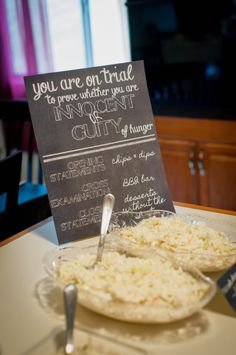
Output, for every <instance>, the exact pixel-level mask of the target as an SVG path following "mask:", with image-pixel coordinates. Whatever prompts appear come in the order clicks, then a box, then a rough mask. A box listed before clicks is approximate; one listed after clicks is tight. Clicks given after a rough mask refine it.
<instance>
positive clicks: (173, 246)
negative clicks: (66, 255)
mask: <svg viewBox="0 0 236 355" xmlns="http://www.w3.org/2000/svg"><path fill="white" fill-rule="evenodd" d="M152 218H161V219H163V218H165V221H167V220H166V219H168V222H169V226H165V230H162V232H161V233H162V235H160V232H159V230H158V225H157V226H155V225H152V226H151V227H150V228H151V229H150V230H149V231H147V230H145V229H142V227H141V225H140V222H141V221H143V220H148V221H150V220H151V219H152ZM176 219H180V220H181V221H182V222H183V223H184V225H185V226H186V228H187V229H188V227H191V228H193V229H192V230H193V231H195V230H198V228H201V233H203V234H202V235H203V236H204V239H205V241H204V242H202V245H200V244H199V243H200V240H199V238H198V237H197V236H196V235H192V236H191V237H190V238H191V241H192V242H193V243H191V242H189V239H188V238H189V236H186V235H185V233H187V232H185V231H184V230H179V234H178V235H177V233H178V228H177V227H178V226H177V227H176V228H175V225H174V224H173V223H174V222H175V221H176ZM162 221H163V220H162ZM142 223H143V222H142ZM148 223H149V222H148ZM154 224H155V223H154ZM209 229H210V230H211V231H210V233H211V236H213V235H214V237H217V234H218V233H220V235H221V238H222V239H221V243H218V247H217V245H216V242H217V240H215V241H214V242H211V244H210V242H209V240H210V234H209ZM213 230H214V231H215V232H216V233H213ZM109 231H110V233H111V235H112V238H113V239H114V241H115V240H116V242H117V243H119V239H122V238H124V239H126V240H127V241H128V240H132V241H133V242H135V243H137V245H140V247H142V248H150V249H152V250H153V252H154V253H155V252H156V251H158V253H159V254H162V255H165V256H167V257H169V258H173V259H175V260H178V261H180V262H185V263H187V264H189V265H190V266H193V267H195V268H197V269H199V270H200V271H202V272H215V271H221V270H224V269H227V268H229V267H230V266H232V265H233V264H234V263H235V262H236V221H235V222H227V221H226V220H220V219H219V220H217V219H213V218H208V217H205V216H200V215H197V214H176V213H173V212H169V211H161V210H152V211H143V212H117V213H114V214H113V215H112V219H111V224H110V228H109ZM132 231H133V232H132ZM158 233H159V234H158ZM132 234H133V235H132ZM169 237H170V239H168V238H169ZM173 237H175V238H176V239H175V240H174V241H173ZM185 237H186V238H187V239H186V240H184V238H185ZM155 238H156V240H155ZM168 240H169V242H168ZM186 241H187V242H186ZM225 243H227V244H228V245H229V248H227V252H224V250H223V246H224V245H225ZM217 248H218V249H217ZM204 249H205V250H204Z"/></svg>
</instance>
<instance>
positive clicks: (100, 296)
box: [43, 238, 216, 323]
mask: <svg viewBox="0 0 236 355" xmlns="http://www.w3.org/2000/svg"><path fill="white" fill-rule="evenodd" d="M108 239H109V238H108ZM132 244H133V245H132ZM96 251H97V244H93V245H91V246H89V247H82V246H81V247H80V246H70V247H59V248H56V249H54V250H52V251H51V252H50V253H48V254H47V255H46V256H45V258H44V261H43V262H44V266H45V268H46V271H47V273H48V274H49V275H50V276H51V277H53V278H54V279H55V280H56V282H57V283H58V284H59V285H60V286H61V287H64V286H65V284H66V283H69V282H74V283H75V284H76V286H77V288H78V302H79V304H80V305H82V306H84V307H86V308H88V309H90V310H92V311H94V312H96V313H99V314H102V315H104V316H107V317H110V318H113V319H118V320H121V321H126V322H135V323H167V322H172V321H176V320H180V319H183V318H185V317H188V316H190V315H192V314H194V313H196V312H198V311H199V310H200V309H201V308H203V307H204V306H205V305H206V304H207V303H208V302H209V301H210V300H211V299H212V297H213V296H214V295H215V292H216V286H215V283H214V282H213V281H212V280H211V279H210V278H209V277H206V276H204V275H203V274H202V273H201V272H199V271H198V270H197V269H194V268H188V267H187V268H186V266H185V265H183V266H182V265H181V264H180V263H179V262H176V261H172V260H168V259H166V258H165V257H163V256H161V255H155V257H153V254H152V253H150V251H149V250H148V249H144V250H141V249H140V248H137V246H136V244H135V243H131V242H128V243H127V244H126V243H121V245H119V244H117V243H114V240H112V239H111V242H107V243H106V244H105V248H104V254H103V260H102V263H101V264H99V265H98V266H97V267H96V268H95V269H94V270H91V269H89V268H88V267H87V266H88V265H89V264H90V263H91V264H92V262H93V260H94V259H95V255H96ZM110 253H113V254H110ZM114 253H115V254H116V255H117V256H116V258H120V257H121V258H123V260H122V262H117V263H116V258H114ZM109 255H112V257H111V258H110V260H112V262H111V264H113V265H111V266H109V267H107V265H108V264H106V258H109ZM81 258H82V259H83V258H85V259H86V258H90V261H89V263H87V264H86V267H85V268H84V269H81V268H80V267H78V265H77V264H76V265H77V266H75V264H73V265H74V266H73V267H72V268H73V271H71V263H76V260H77V259H80V260H81ZM104 260H105V261H104ZM157 260H158V263H165V264H163V265H165V271H164V274H166V273H167V274H168V268H170V269H171V270H172V272H174V273H177V272H180V269H181V272H183V273H184V277H187V279H184V282H183V284H182V285H179V284H177V285H176V287H174V288H173V286H172V285H173V282H174V281H175V279H173V282H172V280H171V282H169V285H171V286H170V288H172V291H170V292H169V290H168V287H164V290H162V292H163V293H162V294H159V291H157V289H156V288H155V287H156V286H155V287H153V290H154V297H153V295H152V301H151V302H150V300H148V301H146V299H145V292H146V291H145V290H147V288H146V287H147V283H145V282H147V280H146V279H145V274H146V275H147V274H148V269H147V270H146V269H144V270H142V272H143V271H144V273H143V275H144V278H142V277H140V275H139V274H137V277H136V279H135V278H134V279H133V276H134V277H135V276H136V270H137V268H138V266H137V265H136V264H135V263H136V262H138V263H139V264H138V265H140V263H141V265H143V263H145V265H144V268H146V267H148V266H147V265H146V261H147V264H149V263H150V262H154V263H156V262H157ZM126 262H127V263H130V262H131V263H132V273H133V276H132V277H131V279H130V280H128V281H127V283H126V284H125V286H124V283H122V286H121V284H120V280H119V279H120V278H123V277H126V276H124V274H125V275H126V274H127V273H126V271H125V270H124V269H123V270H122V268H123V267H124V265H126ZM133 263H134V264H133ZM62 265H63V266H62ZM127 265H128V264H127ZM161 265H162V264H161ZM63 268H64V271H62V270H63ZM112 268H113V269H112ZM182 269H183V271H182ZM65 270H66V272H65ZM112 270H113V271H114V270H115V274H114V272H113V271H112ZM156 270H157V271H158V268H156V264H155V271H156ZM173 270H174V271H173ZM96 273H97V275H98V273H101V275H102V276H101V279H99V281H98V279H97V278H96V276H97V275H96ZM65 275H66V277H65ZM68 275H69V276H68ZM82 275H83V276H82ZM84 275H87V276H86V278H85V279H86V282H84V281H83V282H81V277H82V278H84V277H85V276H84ZM114 275H115V276H114ZM152 275H153V274H152ZM168 275H169V274H168ZM174 275H175V274H174ZM181 275H182V274H181ZM99 277H100V276H99ZM107 278H108V281H107V282H106V281H105V280H107ZM111 278H112V281H111ZM162 278H163V275H162V274H161V273H160V274H159V276H158V277H155V278H153V277H151V276H150V278H149V279H148V282H149V284H150V285H151V284H152V282H155V280H157V279H159V282H160V285H162V280H163V279H162ZM189 278H191V282H193V283H194V287H195V288H194V287H193V288H194V291H193V290H192V289H191V292H193V293H194V300H192V299H191V297H188V296H187V297H186V294H184V293H183V295H182V293H180V292H182V291H181V287H182V288H185V291H186V292H187V294H188V288H187V287H191V286H185V284H184V283H185V281H186V282H187V280H188V282H189ZM78 279H79V280H80V281H78ZM117 280H118V281H117ZM134 280H136V281H134ZM145 280H146V281H145ZM98 282H99V283H100V282H101V283H102V285H104V286H101V287H100V284H99V290H98V288H97V286H98ZM181 282H182V281H181ZM138 284H139V285H140V286H138ZM186 285H187V284H186ZM150 287H151V286H150ZM134 288H135V290H136V291H135V292H134V291H133V289H134ZM196 288H197V291H195V290H196ZM132 292H134V293H132ZM148 292H149V291H148ZM152 292H153V291H152ZM189 292H190V289H189ZM195 292H197V298H196V294H195ZM198 292H199V293H198ZM143 293H144V296H143ZM163 294H164V297H166V298H167V299H168V297H169V298H170V303H168V302H163V299H162V297H163ZM189 294H190V293H189ZM140 295H141V300H140V298H139V296H140ZM177 296H178V297H177ZM198 296H199V297H198ZM119 297H120V298H119ZM127 297H128V300H126V298H127ZM142 297H144V299H142ZM184 297H185V299H184ZM124 298H125V300H124ZM177 298H178V299H179V300H180V301H178V302H177V301H176V299H177ZM173 302H174V304H173Z"/></svg>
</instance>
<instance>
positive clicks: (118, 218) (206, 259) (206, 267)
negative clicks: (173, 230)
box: [109, 210, 236, 272]
mask: <svg viewBox="0 0 236 355" xmlns="http://www.w3.org/2000/svg"><path fill="white" fill-rule="evenodd" d="M153 216H156V217H162V218H166V217H167V218H168V217H171V218H174V217H179V218H181V219H183V220H184V221H185V222H186V223H188V224H189V223H191V224H192V223H196V222H205V223H206V225H207V226H208V227H212V228H213V229H215V230H216V231H220V232H224V233H225V236H226V240H227V241H229V242H230V243H231V244H233V245H234V246H235V252H233V253H230V254H212V253H199V252H194V251H190V250H187V249H179V250H178V251H176V250H175V251H170V250H167V249H164V248H158V249H155V250H156V251H157V250H158V251H159V252H161V251H163V252H165V253H166V256H167V257H173V256H174V258H175V259H176V260H179V261H180V260H181V258H182V257H183V255H184V258H185V261H186V262H187V260H186V257H187V259H189V262H193V260H194V267H196V268H199V270H201V271H203V272H215V271H221V270H224V269H227V268H229V267H230V266H232V265H233V264H234V263H235V262H236V222H235V223H234V222H228V221H222V220H217V219H214V218H209V217H206V216H201V215H197V214H195V213H188V214H178V213H173V212H170V211H166V210H150V211H139V212H115V213H113V215H112V218H111V223H110V227H109V232H110V233H111V234H112V233H114V232H117V231H118V230H119V229H120V228H126V227H128V228H129V227H133V226H136V225H137V224H138V223H139V222H140V221H141V220H143V219H144V218H151V217H153ZM146 248H150V249H154V248H153V247H148V246H146ZM196 257H198V260H196ZM193 258H194V259H193Z"/></svg>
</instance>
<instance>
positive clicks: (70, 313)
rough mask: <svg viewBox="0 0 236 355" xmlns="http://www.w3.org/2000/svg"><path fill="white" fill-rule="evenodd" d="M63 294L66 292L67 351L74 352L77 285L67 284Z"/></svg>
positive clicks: (67, 352) (68, 352)
mask: <svg viewBox="0 0 236 355" xmlns="http://www.w3.org/2000/svg"><path fill="white" fill-rule="evenodd" d="M63 294H64V307H65V314H66V344H65V353H66V354H72V353H73V351H74V344H73V328H74V319H75V310H76V304H77V288H76V286H75V285H73V284H68V285H66V286H65V288H64V291H63Z"/></svg>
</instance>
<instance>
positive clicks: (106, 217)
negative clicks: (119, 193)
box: [96, 194, 115, 262]
mask: <svg viewBox="0 0 236 355" xmlns="http://www.w3.org/2000/svg"><path fill="white" fill-rule="evenodd" d="M114 203H115V197H114V196H113V195H112V194H107V195H105V197H104V200H103V206H102V222H101V230H100V237H99V243H98V251H97V260H96V262H98V261H101V259H102V253H103V248H104V243H105V237H106V234H107V230H108V227H109V223H110V219H111V215H112V211H113V206H114Z"/></svg>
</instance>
